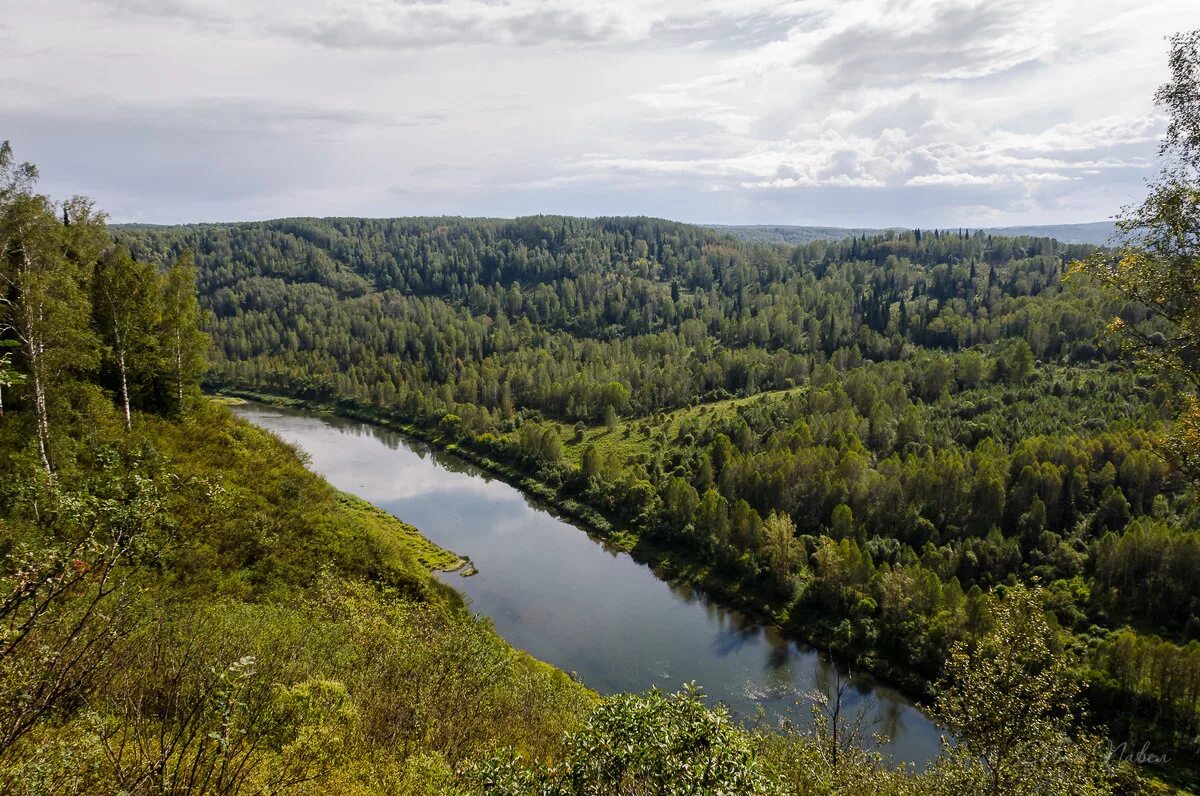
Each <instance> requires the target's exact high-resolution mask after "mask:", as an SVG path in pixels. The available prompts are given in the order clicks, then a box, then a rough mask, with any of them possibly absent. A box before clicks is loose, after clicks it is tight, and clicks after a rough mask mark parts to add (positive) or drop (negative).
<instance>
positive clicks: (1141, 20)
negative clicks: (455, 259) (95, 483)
mask: <svg viewBox="0 0 1200 796" xmlns="http://www.w3.org/2000/svg"><path fill="white" fill-rule="evenodd" d="M1188 27H1200V0H1153V1H1152V2H1147V0H799V1H798V2H769V0H721V1H719V2H718V1H717V0H666V1H665V2H653V3H650V2H637V1H636V0H615V1H613V2H604V1H596V0H592V1H591V2H538V1H537V0H343V2H338V3H333V2H320V1H319V0H0V139H5V138H7V139H9V140H11V141H12V144H13V146H14V148H15V150H16V155H17V156H18V158H19V159H23V160H31V161H34V162H35V163H37V164H38V165H39V167H40V169H41V172H42V177H43V179H42V189H43V190H45V191H47V192H49V193H51V194H53V195H56V196H62V195H66V194H73V193H83V194H87V195H89V196H91V197H93V198H95V199H96V200H98V202H99V203H100V204H101V206H102V207H103V208H105V209H106V210H107V211H108V212H109V213H110V214H111V216H112V217H113V219H114V220H116V221H151V222H162V223H167V222H185V221H216V220H240V219H261V218H274V217H279V216H295V215H364V216H396V215H440V214H463V215H489V216H514V215H523V214H528V213H537V212H550V213H569V214H576V215H617V214H649V215H655V216H663V217H668V218H675V219H681V220H685V221H696V222H713V223H790V224H829V225H847V226H886V225H905V226H918V225H919V226H933V225H941V226H959V225H970V226H979V225H985V224H986V225H1003V224H1025V223H1062V222H1078V221H1095V220H1103V219H1105V218H1108V217H1110V216H1111V215H1112V214H1113V213H1115V212H1116V211H1117V210H1118V209H1119V208H1120V207H1121V206H1122V205H1125V204H1128V203H1130V202H1133V201H1136V200H1137V199H1139V198H1140V196H1141V194H1142V186H1143V181H1144V180H1145V178H1146V177H1147V176H1150V175H1151V174H1152V171H1153V167H1154V156H1155V150H1156V141H1157V138H1158V136H1159V135H1160V133H1161V131H1162V129H1163V127H1164V124H1163V121H1162V119H1161V118H1159V117H1157V116H1156V115H1155V113H1154V109H1153V105H1152V102H1151V95H1152V93H1153V91H1154V89H1155V87H1156V86H1157V85H1158V84H1159V83H1161V82H1162V81H1163V80H1164V79H1165V78H1166V43H1165V42H1164V38H1163V37H1164V36H1166V35H1167V34H1169V33H1171V32H1174V31H1176V30H1181V29H1184V28H1188Z"/></svg>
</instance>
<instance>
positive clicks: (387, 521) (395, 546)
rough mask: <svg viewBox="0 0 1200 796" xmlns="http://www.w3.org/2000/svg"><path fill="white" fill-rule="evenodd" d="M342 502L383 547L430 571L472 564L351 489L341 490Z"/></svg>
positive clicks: (460, 567)
mask: <svg viewBox="0 0 1200 796" xmlns="http://www.w3.org/2000/svg"><path fill="white" fill-rule="evenodd" d="M338 502H339V503H340V504H341V505H342V506H343V507H345V509H346V511H347V512H348V513H349V514H351V515H352V516H353V517H354V518H355V519H356V520H357V521H358V522H360V523H362V525H363V527H365V528H366V529H367V530H368V532H369V533H370V534H371V535H372V536H374V537H375V538H377V539H379V540H380V541H381V542H382V544H381V547H383V549H385V550H386V549H389V548H390V549H392V550H395V551H396V552H398V553H402V554H404V555H407V556H408V557H409V558H411V559H412V560H414V561H416V562H417V563H418V564H420V565H421V566H422V567H424V568H425V569H427V570H430V571H438V572H454V571H456V570H459V569H463V568H464V567H468V566H469V565H470V563H471V562H470V560H469V559H466V558H464V557H462V556H460V555H458V554H457V553H452V552H450V551H449V550H446V549H444V548H441V547H438V546H437V545H436V544H434V543H433V542H431V541H429V540H428V539H426V538H425V537H424V536H422V535H421V532H420V531H418V530H417V529H416V528H414V527H413V526H411V525H409V524H408V523H406V522H401V521H400V520H398V519H396V518H395V517H393V516H392V515H391V514H389V513H387V512H386V511H384V510H383V509H381V508H379V507H377V506H375V505H373V504H371V503H368V502H367V501H365V500H363V499H362V498H360V497H357V496H355V495H351V494H350V493H348V492H339V493H338Z"/></svg>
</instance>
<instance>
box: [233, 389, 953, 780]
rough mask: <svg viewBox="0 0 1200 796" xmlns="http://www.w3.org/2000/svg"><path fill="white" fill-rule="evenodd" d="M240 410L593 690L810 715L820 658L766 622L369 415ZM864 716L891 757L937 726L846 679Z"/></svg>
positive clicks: (485, 610) (739, 710)
mask: <svg viewBox="0 0 1200 796" xmlns="http://www.w3.org/2000/svg"><path fill="white" fill-rule="evenodd" d="M233 410H234V412H235V413H236V414H238V415H239V416H241V417H243V418H245V419H246V420H249V421H250V422H252V423H255V424H257V425H258V426H261V427H262V428H265V429H268V430H270V431H273V432H275V433H276V434H278V435H279V436H280V437H282V438H283V439H284V440H286V441H287V442H289V443H291V444H293V445H296V446H298V447H300V448H301V449H303V450H304V451H306V452H307V453H308V454H309V456H310V457H311V462H310V466H311V467H312V469H313V470H315V471H316V472H318V473H320V474H321V475H323V476H324V477H325V478H326V479H328V480H329V481H330V482H331V483H332V484H333V485H334V486H336V487H338V488H339V489H342V490H345V491H347V492H352V493H354V494H356V495H358V496H359V497H362V498H363V499H365V500H368V501H370V502H371V503H374V504H375V505H377V506H379V507H381V508H383V509H386V510H387V511H389V512H391V513H392V514H394V515H395V516H397V517H399V518H400V519H402V520H404V521H405V522H408V523H411V524H412V525H415V526H416V527H417V528H418V529H420V531H421V532H422V533H423V534H424V535H425V536H426V537H427V538H429V539H431V540H433V541H434V542H436V543H437V544H439V545H441V546H443V547H446V548H448V549H450V550H453V551H454V552H456V553H459V554H460V555H465V556H468V557H469V558H470V559H471V561H472V562H473V563H474V564H475V566H476V567H477V568H478V574H477V575H474V576H471V577H461V576H459V575H457V574H454V573H447V574H442V575H441V576H440V577H441V578H442V579H443V580H444V581H446V582H447V583H449V584H451V585H452V586H453V587H454V588H456V589H458V590H459V591H460V592H462V593H463V594H464V595H466V597H467V599H468V601H469V603H470V605H471V608H472V610H473V611H475V612H477V613H480V614H483V615H485V616H487V617H489V618H490V619H491V620H492V622H493V623H494V625H495V627H496V630H497V631H498V632H499V633H500V634H501V635H502V636H503V637H504V638H505V639H506V640H507V641H508V642H509V643H510V644H512V645H513V646H515V647H519V648H521V649H523V650H526V651H527V652H529V653H530V654H532V655H534V656H536V657H537V658H540V659H541V660H544V661H547V662H549V663H551V664H553V665H555V666H557V667H558V668H560V669H563V670H565V671H568V672H574V673H576V674H577V675H578V676H579V677H580V678H581V679H582V680H583V682H584V683H586V684H587V685H588V686H590V687H591V688H593V689H595V690H597V691H600V692H602V693H614V692H618V691H644V690H646V689H648V688H650V687H652V686H658V687H659V688H662V689H665V690H677V689H679V688H680V687H681V686H682V685H683V684H684V683H687V682H689V681H695V682H696V683H698V684H699V685H700V686H702V687H703V689H704V692H705V693H706V694H708V696H709V698H710V700H714V701H720V702H722V703H724V704H725V705H726V706H728V707H729V708H730V710H732V711H733V712H734V713H735V714H737V715H739V716H742V717H745V718H749V719H753V718H755V717H756V716H758V715H759V711H760V710H761V711H762V712H763V716H764V717H765V719H766V720H767V721H775V720H777V719H779V718H781V717H783V716H790V717H792V718H793V719H794V720H795V721H797V722H799V723H806V722H808V721H809V715H810V714H809V708H808V705H809V704H811V703H810V702H809V701H808V699H806V694H809V693H812V692H813V691H814V690H815V689H822V690H824V691H825V692H826V693H831V689H832V684H833V681H834V679H835V672H834V669H833V668H832V665H831V664H830V663H829V662H828V660H827V658H826V656H825V655H823V654H822V653H821V652H820V651H818V650H815V649H813V648H811V647H807V646H804V645H798V644H796V643H794V642H791V641H788V640H787V639H785V638H784V637H783V636H782V635H781V634H780V633H779V631H778V630H777V629H775V628H773V627H764V626H763V625H761V624H759V623H758V622H756V621H755V620H754V619H752V618H750V617H748V616H746V615H744V614H742V613H740V612H738V611H731V610H728V609H725V608H722V607H721V606H719V605H717V604H715V603H714V602H713V601H712V600H710V599H709V598H707V597H706V596H705V595H703V594H701V593H699V592H697V591H695V590H694V589H691V588H688V587H683V586H676V585H672V584H669V583H667V582H665V581H663V580H660V579H659V578H658V577H657V576H656V575H655V574H654V572H653V571H652V570H651V569H650V568H649V567H647V566H645V565H643V564H640V563H638V562H637V561H635V560H634V559H633V558H631V557H630V556H629V555H628V554H626V553H621V552H616V551H613V550H611V549H607V548H606V547H605V546H604V545H603V544H601V543H600V542H598V541H596V540H594V539H592V538H591V537H589V536H588V535H587V534H586V533H584V532H583V531H581V530H580V529H579V528H577V527H576V526H574V525H571V524H570V523H569V522H567V521H565V520H563V519H560V518H559V517H557V516H555V515H554V514H552V513H551V512H550V511H548V510H547V509H546V508H545V507H543V506H541V505H539V504H538V503H536V502H535V501H533V500H532V499H531V498H528V497H526V496H525V495H524V494H523V493H521V492H520V491H518V490H517V489H515V488H514V487H512V486H509V485H508V484H506V483H504V482H502V481H500V480H497V479H496V478H494V477H492V476H490V475H489V474H488V473H486V472H485V471H483V470H481V469H480V468H478V467H476V466H475V465H473V464H471V463H469V462H466V461H464V460H462V459H460V458H458V457H456V456H453V455H449V454H446V453H444V452H440V451H436V450H434V449H432V448H430V447H429V446H428V445H426V444H425V443H423V442H420V441H418V440H414V439H412V438H409V437H405V436H403V435H401V434H397V433H394V432H391V431H386V430H383V429H379V428H377V427H374V426H370V425H368V424H364V423H359V422H355V421H350V420H344V419H341V418H335V417H329V416H325V415H317V414H313V413H308V412H301V411H296V410H290V409H288V410H285V409H278V408H275V407H267V406H261V405H257V404H240V405H237V406H234V407H233ZM847 702H848V705H849V709H850V711H851V712H852V713H854V712H857V711H868V712H869V714H870V715H871V717H872V720H873V721H874V722H876V723H875V724H874V731H875V732H878V733H880V734H881V735H884V736H886V737H887V738H888V739H890V740H889V742H888V743H887V744H886V745H885V747H884V751H885V752H887V753H888V754H890V755H891V756H892V758H893V759H894V760H896V761H907V762H911V763H915V764H917V765H918V766H921V765H922V764H924V763H925V762H926V761H928V760H929V759H930V758H931V757H933V756H934V755H935V754H936V753H937V751H938V748H939V740H938V739H939V734H940V732H939V729H938V728H937V727H936V726H935V725H934V724H933V723H932V722H931V721H930V720H929V719H928V718H927V717H926V716H925V715H924V714H923V713H921V711H919V710H918V709H916V708H915V707H914V706H913V705H912V704H911V703H909V702H908V701H907V700H906V699H905V698H904V697H903V696H902V695H901V694H899V693H897V692H896V691H894V690H892V689H890V688H887V687H884V686H882V685H880V684H878V683H875V682H872V681H871V680H870V679H869V678H865V677H857V676H856V677H854V678H853V687H852V688H851V689H850V690H849V692H848V694H847V697H846V698H844V700H843V704H844V705H845V704H847Z"/></svg>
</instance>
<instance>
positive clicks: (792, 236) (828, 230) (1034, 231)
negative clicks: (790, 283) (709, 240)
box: [706, 221, 1115, 245]
mask: <svg viewBox="0 0 1200 796" xmlns="http://www.w3.org/2000/svg"><path fill="white" fill-rule="evenodd" d="M706 226H708V228H709V229H715V230H717V231H719V232H726V233H728V234H730V235H733V236H734V237H736V238H740V239H742V240H748V241H755V242H757V243H787V244H793V245H795V244H798V243H809V242H811V241H814V240H842V239H844V238H848V237H851V236H854V237H858V236H861V235H867V236H871V235H878V234H880V233H883V232H887V231H889V230H894V229H902V227H875V228H871V227H802V226H789V225H778V224H751V225H724V224H708V225H706ZM971 229H974V227H972V228H971ZM983 230H984V231H985V232H990V233H994V234H997V235H1007V236H1011V237H1017V236H1021V235H1028V236H1030V237H1034V238H1054V239H1055V240H1060V241H1062V242H1063V243H1092V244H1096V245H1103V244H1105V243H1107V242H1108V239H1109V237H1110V236H1111V235H1112V234H1113V232H1114V230H1115V226H1114V225H1113V222H1111V221H1096V222H1093V223H1090V224H1046V225H1042V226H1037V225H1034V226H1025V227H984V228H983Z"/></svg>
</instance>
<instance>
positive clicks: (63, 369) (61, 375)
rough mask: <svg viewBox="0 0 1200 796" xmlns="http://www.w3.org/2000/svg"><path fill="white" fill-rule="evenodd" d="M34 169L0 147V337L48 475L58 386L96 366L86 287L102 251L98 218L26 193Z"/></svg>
mask: <svg viewBox="0 0 1200 796" xmlns="http://www.w3.org/2000/svg"><path fill="white" fill-rule="evenodd" d="M36 177H37V171H36V170H35V169H34V168H33V167H32V166H30V165H28V164H24V165H21V166H17V165H15V164H14V163H13V160H12V150H11V148H10V147H9V146H8V144H7V143H6V144H4V145H3V147H0V186H2V187H0V334H3V335H5V336H6V337H9V338H10V339H14V340H16V341H17V344H18V348H19V350H20V354H21V360H23V361H22V362H20V366H21V367H22V368H23V370H24V373H25V375H26V378H27V383H28V391H29V402H30V404H31V405H32V408H33V410H34V422H35V428H36V432H37V445H38V454H39V457H40V459H41V462H42V466H43V467H44V469H45V471H46V473H47V474H48V475H52V474H53V472H54V465H53V454H52V450H51V444H50V432H51V424H52V416H53V414H54V407H55V404H56V402H58V401H59V400H60V399H62V398H63V396H62V395H61V393H60V390H61V388H62V387H63V386H64V385H65V384H66V383H67V381H68V380H69V378H70V377H71V376H72V375H73V374H75V373H81V372H86V371H88V370H90V369H92V368H94V367H95V365H96V362H97V345H96V338H95V335H94V334H93V332H92V330H91V326H90V316H91V312H90V307H89V302H88V297H87V293H86V291H85V284H86V282H87V279H88V276H89V275H90V271H91V268H92V266H93V265H94V262H95V261H94V257H95V256H96V255H97V254H98V253H99V249H100V247H101V246H103V239H104V225H103V218H102V217H101V216H100V215H98V214H96V213H94V212H93V210H92V208H91V205H90V204H89V203H87V202H86V201H85V200H82V199H74V200H71V201H69V202H67V203H66V204H64V205H63V206H62V211H63V218H62V220H61V221H60V220H59V215H58V207H57V206H56V205H54V204H53V203H52V202H51V201H50V200H49V199H48V198H46V197H45V196H41V195H38V194H35V193H33V184H34V181H35V180H36Z"/></svg>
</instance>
